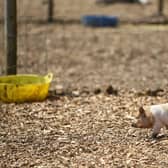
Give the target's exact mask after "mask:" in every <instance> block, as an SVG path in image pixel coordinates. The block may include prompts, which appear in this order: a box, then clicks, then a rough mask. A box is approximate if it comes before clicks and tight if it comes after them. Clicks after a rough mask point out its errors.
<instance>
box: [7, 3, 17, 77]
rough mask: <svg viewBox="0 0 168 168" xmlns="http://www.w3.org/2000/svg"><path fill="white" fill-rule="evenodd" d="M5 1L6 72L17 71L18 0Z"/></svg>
mask: <svg viewBox="0 0 168 168" xmlns="http://www.w3.org/2000/svg"><path fill="white" fill-rule="evenodd" d="M4 1H5V50H6V74H7V75H10V74H16V73H17V2H16V1H17V0H4Z"/></svg>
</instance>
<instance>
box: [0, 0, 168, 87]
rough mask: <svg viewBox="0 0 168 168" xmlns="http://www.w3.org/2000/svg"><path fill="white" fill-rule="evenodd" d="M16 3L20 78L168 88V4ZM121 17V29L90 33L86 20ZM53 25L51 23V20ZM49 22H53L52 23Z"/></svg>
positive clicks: (1, 57)
mask: <svg viewBox="0 0 168 168" xmlns="http://www.w3.org/2000/svg"><path fill="white" fill-rule="evenodd" d="M48 3H49V1H47V0H36V1H27V0H17V15H18V53H17V56H18V67H17V70H18V73H35V74H46V73H47V72H53V74H54V81H53V84H52V87H53V88H55V86H56V85H63V87H65V88H80V89H83V88H90V89H94V88H95V87H104V86H106V85H109V84H111V85H112V86H114V87H116V88H125V89H132V88H135V89H140V90H141V89H144V88H162V87H167V86H168V77H167V74H168V58H167V57H168V56H167V52H168V46H167V43H168V38H167V37H168V26H167V24H166V23H167V19H166V18H167V17H166V16H168V10H167V8H168V7H167V6H168V2H167V1H165V2H164V11H163V12H164V15H163V16H158V1H157V0H151V3H149V4H141V3H123V2H116V3H106V2H102V3H97V1H95V0H85V1H82V0H68V1H62V0H54V1H53V8H52V9H53V16H52V18H49V12H48V9H49V5H48ZM0 8H1V9H0V74H1V75H4V73H5V50H4V48H5V47H4V46H5V38H4V8H5V5H4V1H2V0H1V1H0ZM91 14H93V15H107V16H117V18H118V19H119V21H120V24H119V25H118V26H117V27H105V28H104V27H98V28H97V27H88V26H85V25H83V24H82V23H81V18H82V17H83V16H85V15H91ZM50 19H51V20H50ZM49 20H50V21H51V22H49Z"/></svg>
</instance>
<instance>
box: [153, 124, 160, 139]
mask: <svg viewBox="0 0 168 168" xmlns="http://www.w3.org/2000/svg"><path fill="white" fill-rule="evenodd" d="M161 128H162V124H159V123H156V124H155V125H154V126H153V132H152V136H151V138H152V139H156V138H157V136H158V134H159V132H160V129H161Z"/></svg>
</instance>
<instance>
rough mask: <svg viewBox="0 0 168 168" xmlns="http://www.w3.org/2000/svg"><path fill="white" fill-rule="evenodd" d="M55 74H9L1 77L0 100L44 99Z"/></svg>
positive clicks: (24, 100) (30, 100)
mask: <svg viewBox="0 0 168 168" xmlns="http://www.w3.org/2000/svg"><path fill="white" fill-rule="evenodd" d="M52 78H53V74H52V73H49V74H47V75H46V76H39V75H8V76H1V77H0V100H1V101H3V102H8V103H10V102H16V103H22V102H33V101H43V100H44V99H45V98H46V97H47V95H48V89H49V86H50V83H51V81H52Z"/></svg>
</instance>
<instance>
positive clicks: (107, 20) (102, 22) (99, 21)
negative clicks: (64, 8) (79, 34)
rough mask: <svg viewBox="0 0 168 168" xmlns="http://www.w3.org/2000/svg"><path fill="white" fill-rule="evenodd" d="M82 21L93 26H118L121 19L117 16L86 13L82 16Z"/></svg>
mask: <svg viewBox="0 0 168 168" xmlns="http://www.w3.org/2000/svg"><path fill="white" fill-rule="evenodd" d="M81 22H82V23H83V24H84V25H85V26H91V27H116V26H117V25H118V23H119V20H118V18H117V17H116V16H105V15H86V16H83V17H82V19H81Z"/></svg>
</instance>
